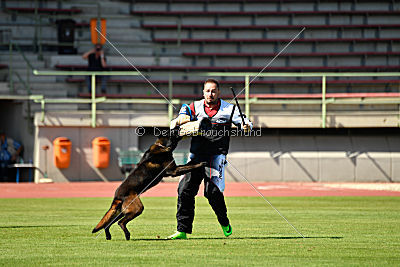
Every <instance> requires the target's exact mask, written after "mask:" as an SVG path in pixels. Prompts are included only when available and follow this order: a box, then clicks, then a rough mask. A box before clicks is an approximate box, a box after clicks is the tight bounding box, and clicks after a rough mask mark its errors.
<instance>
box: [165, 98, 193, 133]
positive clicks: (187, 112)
mask: <svg viewBox="0 0 400 267" xmlns="http://www.w3.org/2000/svg"><path fill="white" fill-rule="evenodd" d="M192 107H193V103H191V104H190V106H189V107H188V106H187V105H182V107H181V109H180V110H179V115H178V117H176V119H174V120H172V121H171V123H170V125H169V127H170V129H174V128H175V127H176V126H180V125H182V124H185V123H187V122H189V121H191V120H194V114H193V112H194V111H193V109H194V108H192Z"/></svg>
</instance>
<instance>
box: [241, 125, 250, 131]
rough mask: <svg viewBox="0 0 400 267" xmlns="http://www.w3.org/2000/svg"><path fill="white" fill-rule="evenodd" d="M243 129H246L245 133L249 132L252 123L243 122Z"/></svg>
mask: <svg viewBox="0 0 400 267" xmlns="http://www.w3.org/2000/svg"><path fill="white" fill-rule="evenodd" d="M242 129H243V131H244V132H245V133H248V132H250V131H251V127H250V125H248V124H244V125H243V123H242Z"/></svg>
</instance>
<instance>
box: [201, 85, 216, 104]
mask: <svg viewBox="0 0 400 267" xmlns="http://www.w3.org/2000/svg"><path fill="white" fill-rule="evenodd" d="M203 95H204V100H205V101H206V104H208V105H210V104H211V105H215V104H217V103H218V98H219V89H218V88H217V85H216V84H215V83H213V82H208V83H206V84H204V89H203Z"/></svg>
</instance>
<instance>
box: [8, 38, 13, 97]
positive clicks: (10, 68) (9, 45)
mask: <svg viewBox="0 0 400 267" xmlns="http://www.w3.org/2000/svg"><path fill="white" fill-rule="evenodd" d="M8 49H9V64H8V79H9V87H10V93H11V94H13V93H14V81H13V64H12V62H13V42H12V39H11V40H10V42H9V43H8Z"/></svg>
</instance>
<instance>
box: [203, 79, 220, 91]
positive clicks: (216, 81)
mask: <svg viewBox="0 0 400 267" xmlns="http://www.w3.org/2000/svg"><path fill="white" fill-rule="evenodd" d="M206 83H215V85H216V86H217V89H218V90H219V82H218V80H216V79H212V78H208V79H207V80H205V82H204V85H205V84H206Z"/></svg>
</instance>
